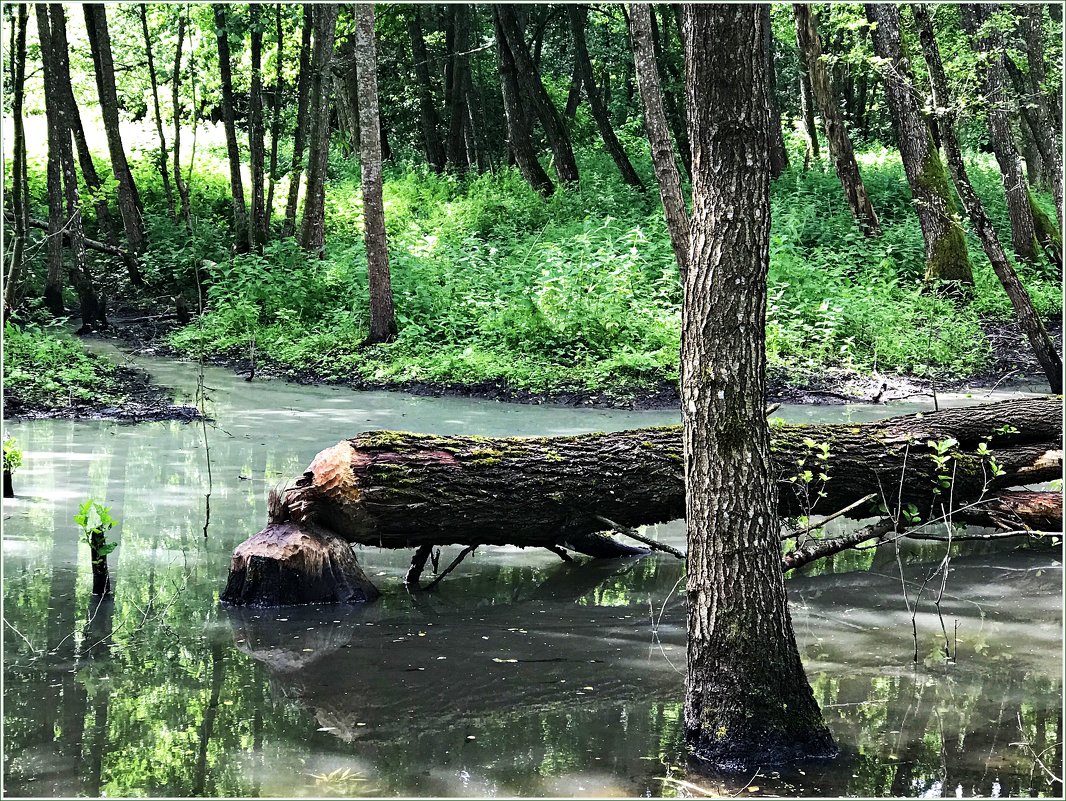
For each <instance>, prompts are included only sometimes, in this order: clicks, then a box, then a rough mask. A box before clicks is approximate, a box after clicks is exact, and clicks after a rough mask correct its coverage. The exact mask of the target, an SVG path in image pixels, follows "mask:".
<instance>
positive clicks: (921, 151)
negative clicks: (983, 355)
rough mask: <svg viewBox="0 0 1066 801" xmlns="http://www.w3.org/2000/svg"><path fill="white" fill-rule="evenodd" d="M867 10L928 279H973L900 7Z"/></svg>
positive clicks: (873, 6) (868, 7) (871, 6)
mask: <svg viewBox="0 0 1066 801" xmlns="http://www.w3.org/2000/svg"><path fill="white" fill-rule="evenodd" d="M866 16H867V18H868V19H869V21H870V23H871V34H870V35H871V37H872V38H873V44H874V52H875V53H877V56H878V58H880V59H881V64H882V65H884V66H883V70H884V80H885V94H886V95H887V98H888V107H889V111H890V112H891V114H892V122H893V124H894V126H895V129H896V141H897V143H898V145H899V152H900V156H901V157H902V159H903V171H904V172H905V173H906V175H907V183H908V184H909V185H910V188H911V202H912V204H913V205H914V210H915V212H916V213H917V215H918V223H919V225H920V226H921V229H922V239H923V240H924V242H925V280H926V281H955V282H960V283H963V284H972V283H973V269H972V268H971V266H970V253H969V250H968V249H967V247H966V235H965V233H964V232H963V230H962V226H961V225H960V223H959V221H958V220H957V219H956V218H957V216H958V210H957V209H956V207H955V201H954V199H953V198H952V197H951V187H950V186H949V184H948V173H947V170H946V169H944V164H943V162H942V161H941V160H940V153H939V152H938V151H937V148H936V146H935V145H934V143H933V137H932V136H931V135H930V133H929V127H928V126H927V125H926V123H925V118H924V117H923V116H922V111H921V109H920V108H919V106H918V101H917V99H916V98H917V91H916V89H915V85H914V78H913V76H912V75H911V70H910V62H909V59H908V58H906V56H905V54H904V52H903V42H902V30H901V26H900V12H899V7H898V6H895V5H891V4H884V5H882V4H876V3H867V4H866Z"/></svg>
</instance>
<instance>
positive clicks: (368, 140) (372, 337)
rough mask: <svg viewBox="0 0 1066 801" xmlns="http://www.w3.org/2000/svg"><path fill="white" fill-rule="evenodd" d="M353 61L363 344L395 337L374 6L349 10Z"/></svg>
mask: <svg viewBox="0 0 1066 801" xmlns="http://www.w3.org/2000/svg"><path fill="white" fill-rule="evenodd" d="M353 13H354V16H355V60H356V70H357V72H358V75H359V140H360V141H359V152H360V156H361V158H362V186H363V238H364V240H365V242H366V260H367V270H368V275H369V285H370V334H369V336H368V337H367V342H388V341H389V340H390V339H392V338H393V337H394V336H396V316H395V314H394V312H393V308H392V281H391V278H390V276H389V249H388V243H387V241H386V238H385V205H384V200H383V199H382V185H381V117H380V114H379V112H378V63H377V43H376V42H375V40H374V7H373V5H371V4H369V3H359V4H357V5H356V6H355V10H354V12H353Z"/></svg>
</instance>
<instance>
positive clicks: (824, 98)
mask: <svg viewBox="0 0 1066 801" xmlns="http://www.w3.org/2000/svg"><path fill="white" fill-rule="evenodd" d="M793 9H794V11H795V14H796V39H797V41H798V42H799V47H800V57H801V58H803V59H804V61H805V62H806V67H807V72H808V73H809V75H810V78H811V91H812V93H813V94H814V101H815V103H816V104H817V105H818V108H819V110H820V111H821V112H822V121H823V122H824V123H825V135H826V139H827V140H828V141H829V155H830V156H831V157H832V159H833V165H834V167H836V172H837V176H838V177H839V178H840V184H841V186H843V187H844V194H845V196H846V197H847V199H848V205H849V206H850V207H851V213H852V215H854V217H855V221H856V222H857V223H858V224H859V227H860V228H861V229H862V230H863V232H864V233H866V234H867V235H880V233H881V225H880V223H879V222H878V221H877V213H876V212H875V211H874V207H873V204H872V203H871V202H870V196H869V195H868V194H867V193H866V186H865V185H864V184H863V182H862V176H861V175H859V165H858V164H856V162H855V148H854V147H853V146H852V144H851V137H850V136H848V131H847V128H846V127H845V126H844V117H843V115H842V114H841V112H840V107H839V106H838V104H837V100H836V96H835V94H834V93H833V87H832V84H831V83H830V81H829V72H828V70H827V69H826V66H825V62H824V61H822V40H821V38H820V37H819V36H818V26H817V22H816V20H815V17H814V12H813V11H812V10H811V7H810V6H809V5H803V4H799V3H797V4H796V5H794V6H793Z"/></svg>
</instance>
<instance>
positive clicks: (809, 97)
mask: <svg viewBox="0 0 1066 801" xmlns="http://www.w3.org/2000/svg"><path fill="white" fill-rule="evenodd" d="M796 46H797V48H798V47H799V29H798V28H797V30H796ZM798 55H799V58H798V59H797V60H798V62H799V63H798V64H797V70H798V72H799V96H800V114H801V115H802V117H803V132H804V133H805V134H807V154H806V157H805V158H804V166H805V168H806V167H807V166H809V165H810V163H811V162H812V161H818V159H820V158H821V157H822V156H821V149H820V145H819V142H818V123H817V120H816V119H815V112H814V106H815V103H814V90H813V89H812V88H811V71H810V70H809V69H808V68H807V59H806V57H805V56H804V55H803V51H802V50H799V53H798Z"/></svg>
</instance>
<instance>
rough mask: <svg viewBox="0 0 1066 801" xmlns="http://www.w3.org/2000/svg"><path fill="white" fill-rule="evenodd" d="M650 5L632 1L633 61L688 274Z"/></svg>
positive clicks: (658, 174)
mask: <svg viewBox="0 0 1066 801" xmlns="http://www.w3.org/2000/svg"><path fill="white" fill-rule="evenodd" d="M651 13H652V12H651V6H650V5H648V4H647V3H633V4H632V5H630V7H629V38H630V42H631V44H632V48H633V62H634V64H635V67H636V72H637V83H638V85H639V86H640V97H641V99H642V100H643V102H644V130H645V133H646V134H647V136H648V144H649V145H650V146H651V161H652V165H653V166H654V168H655V178H656V182H657V183H658V184H659V196H660V198H662V202H663V214H664V215H665V216H666V227H667V230H668V231H669V233H670V244H671V246H672V247H673V250H674V257H675V258H676V259H677V264H678V269H679V270H680V271H681V274H682V275H684V274H685V270H686V269H687V266H688V249H689V220H688V210H687V209H686V207H685V196H684V194H683V193H682V191H681V173H680V172H678V169H677V160H676V159H675V157H674V146H673V143H672V142H671V141H670V130H669V128H668V127H667V124H666V113H665V112H664V111H663V95H662V87H661V85H660V83H659V67H658V64H657V63H656V60H655V47H654V45H653V44H652V30H651Z"/></svg>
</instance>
